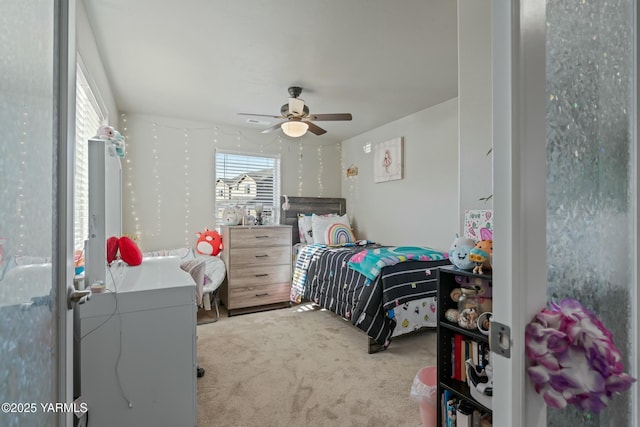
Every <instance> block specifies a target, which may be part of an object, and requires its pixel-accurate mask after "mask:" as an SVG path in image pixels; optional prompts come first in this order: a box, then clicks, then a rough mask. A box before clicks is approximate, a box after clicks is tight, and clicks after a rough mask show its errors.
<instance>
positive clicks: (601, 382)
mask: <svg viewBox="0 0 640 427" xmlns="http://www.w3.org/2000/svg"><path fill="white" fill-rule="evenodd" d="M525 344H526V354H527V357H528V358H529V360H530V361H531V364H532V366H531V367H529V368H528V374H529V378H530V379H531V381H533V383H534V385H535V389H536V392H538V393H540V394H542V397H543V398H544V401H545V402H546V403H547V405H549V406H551V407H553V408H565V407H566V406H567V404H571V405H575V406H577V407H578V408H580V409H581V410H590V411H591V412H594V413H598V412H600V411H601V410H602V409H604V408H605V407H606V406H607V404H608V403H609V401H610V400H611V397H612V396H613V395H614V394H616V393H621V392H624V391H627V390H628V389H629V387H631V384H632V383H633V382H635V379H634V378H632V377H631V376H629V375H627V374H625V373H624V372H623V369H624V366H623V364H622V354H621V353H620V350H618V349H617V348H616V346H615V345H614V343H613V335H612V334H611V331H609V330H608V329H607V328H606V327H605V326H604V325H603V324H602V322H601V321H600V319H598V318H597V317H596V316H595V314H593V313H592V312H591V311H589V310H587V309H586V308H585V307H583V306H582V304H580V303H579V302H578V301H576V300H574V299H565V300H564V301H562V302H561V303H560V304H556V303H551V307H550V308H543V309H542V310H541V311H540V312H539V313H538V314H537V315H536V317H535V319H534V320H533V321H532V322H531V323H529V324H528V325H527V327H526V329H525Z"/></svg>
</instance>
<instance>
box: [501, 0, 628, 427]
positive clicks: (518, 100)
mask: <svg viewBox="0 0 640 427" xmlns="http://www.w3.org/2000/svg"><path fill="white" fill-rule="evenodd" d="M634 17H635V22H634V26H635V28H634V33H635V49H634V50H635V52H636V58H635V64H634V70H633V73H634V79H633V81H634V82H636V87H635V91H634V94H633V95H634V100H633V105H634V107H635V110H636V115H635V116H632V117H630V120H631V129H632V132H631V135H632V154H631V158H632V165H631V170H632V179H633V180H634V182H636V189H635V194H634V196H633V197H632V198H633V200H632V203H633V207H634V209H635V214H636V217H635V221H634V226H633V230H632V234H633V235H634V236H635V246H634V252H635V254H634V257H633V259H635V264H634V265H633V266H632V268H633V272H634V274H633V281H634V284H635V286H634V287H633V288H632V289H631V294H630V296H631V298H632V301H634V302H635V306H636V307H640V292H638V278H639V277H640V274H639V273H640V270H639V265H638V262H637V260H638V254H640V242H639V241H640V239H638V199H639V195H638V187H640V186H639V185H638V171H637V168H638V166H637V165H638V164H639V160H640V159H639V153H638V149H637V146H638V143H637V123H638V99H640V92H638V90H639V85H638V84H637V78H638V71H637V70H638V58H640V50H639V49H640V42H639V35H638V28H637V26H638V22H639V11H638V7H637V1H634ZM545 32H546V6H545V0H517V1H511V0H492V48H493V59H492V61H493V135H494V150H493V156H494V172H493V183H494V194H495V197H494V205H493V207H494V228H495V230H494V236H495V239H494V246H493V251H494V258H493V259H494V261H493V283H494V286H495V287H496V289H495V290H494V295H493V298H494V320H495V321H497V322H500V323H503V324H506V325H508V326H510V328H511V357H510V358H508V359H507V358H504V357H502V356H498V355H495V354H494V355H493V360H492V361H493V367H494V372H495V376H494V402H500V403H501V404H500V407H499V408H498V407H495V408H494V413H493V422H494V424H493V425H495V426H497V427H507V426H526V427H544V426H546V425H547V414H546V412H547V411H546V406H545V404H544V401H543V399H542V398H541V397H540V396H539V395H538V394H537V393H536V392H535V391H534V389H533V386H532V385H531V382H530V381H529V380H528V378H527V376H526V367H527V362H526V357H525V346H524V328H525V326H526V325H527V323H528V322H529V321H530V320H531V319H532V318H533V317H534V315H535V314H536V312H537V311H538V310H539V309H540V308H542V307H544V306H546V304H547V295H546V293H547V286H546V283H547V280H546V277H547V271H546V172H545V171H546V107H545V103H546V100H545V96H546V95H545V94H546V91H545V89H546V72H545V63H546V48H545V38H546V36H545ZM632 316H633V318H632V328H633V330H632V332H631V336H632V337H635V338H634V339H635V342H634V343H633V344H632V350H631V351H632V357H631V358H630V366H629V367H628V372H630V373H631V375H632V376H634V377H636V378H638V365H640V355H639V342H640V327H639V326H638V325H639V319H638V310H637V309H636V310H635V312H633V315H632ZM629 392H630V393H631V394H632V396H631V402H637V401H638V398H639V396H638V383H637V382H636V383H635V384H634V385H633V386H632V389H631V390H630V391H629ZM638 411H639V410H638V407H637V405H632V414H631V416H632V418H631V422H632V425H638V422H639V414H638Z"/></svg>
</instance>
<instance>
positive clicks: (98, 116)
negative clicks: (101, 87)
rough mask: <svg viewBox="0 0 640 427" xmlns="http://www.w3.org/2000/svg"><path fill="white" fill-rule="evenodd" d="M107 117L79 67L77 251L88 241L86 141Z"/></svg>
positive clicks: (77, 93) (77, 97)
mask: <svg viewBox="0 0 640 427" xmlns="http://www.w3.org/2000/svg"><path fill="white" fill-rule="evenodd" d="M105 119H106V114H104V113H102V109H101V108H100V107H99V103H98V98H97V97H96V96H95V94H94V91H93V90H92V89H91V87H90V85H89V83H88V81H87V77H86V76H85V73H84V72H83V70H82V67H81V66H80V64H78V66H77V78H76V148H75V164H74V171H75V174H74V218H73V222H74V230H73V242H74V247H75V249H76V250H82V249H83V248H84V241H85V240H86V239H88V238H89V142H88V140H89V139H90V138H92V137H94V136H95V135H96V133H97V130H98V128H99V127H100V125H101V124H102V123H103V122H104V121H105Z"/></svg>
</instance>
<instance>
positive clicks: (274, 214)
mask: <svg viewBox="0 0 640 427" xmlns="http://www.w3.org/2000/svg"><path fill="white" fill-rule="evenodd" d="M219 155H231V156H241V157H255V158H258V159H261V160H265V159H271V160H272V161H273V184H272V186H271V198H270V200H271V201H270V202H267V201H266V200H265V199H264V196H260V195H259V194H258V184H257V183H255V184H256V185H255V193H256V195H255V196H254V197H253V198H252V199H251V200H244V201H243V200H240V199H239V198H238V197H233V194H234V190H233V187H240V184H241V183H242V186H243V187H242V190H240V188H237V189H236V190H237V191H238V193H237V194H239V193H240V191H241V192H242V193H243V194H246V191H245V188H246V187H245V186H250V187H254V183H250V182H244V181H245V179H247V177H248V178H251V175H250V174H251V172H252V170H251V169H250V168H247V169H245V170H239V171H238V172H237V173H236V174H235V175H234V177H237V178H238V181H237V182H236V183H235V185H229V186H228V191H227V190H226V189H225V190H220V189H218V187H217V184H218V182H220V181H221V182H224V178H223V177H222V176H218V156H219ZM251 179H252V178H251ZM213 181H214V198H213V201H214V212H215V223H216V226H220V225H223V223H222V211H223V210H224V208H226V207H228V206H241V207H242V208H243V209H244V212H245V214H246V215H252V216H255V209H254V206H255V203H256V201H258V202H262V203H263V206H264V208H263V209H264V210H263V216H265V214H266V215H267V216H269V215H270V216H271V223H272V224H274V225H275V224H278V223H279V221H280V208H279V203H280V194H281V182H282V156H281V155H280V154H269V153H255V152H243V151H234V150H227V149H224V148H216V149H215V150H214V158H213ZM251 190H253V188H251ZM220 191H224V196H225V200H229V201H228V202H223V201H222V200H221V199H219V198H218V194H219V192H220ZM250 194H251V192H250ZM258 197H261V198H260V199H259V200H257V198H258Z"/></svg>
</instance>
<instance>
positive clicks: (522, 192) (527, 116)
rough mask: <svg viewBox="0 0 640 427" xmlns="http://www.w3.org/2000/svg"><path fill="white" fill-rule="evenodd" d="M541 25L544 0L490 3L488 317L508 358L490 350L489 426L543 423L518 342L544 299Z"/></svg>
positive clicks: (543, 408)
mask: <svg viewBox="0 0 640 427" xmlns="http://www.w3.org/2000/svg"><path fill="white" fill-rule="evenodd" d="M545 30H546V29H545V0H519V1H511V0H494V1H493V2H492V48H493V136H494V150H493V156H494V162H493V185H494V193H495V196H494V202H493V208H494V245H493V253H494V255H493V283H494V286H495V287H496V289H495V290H494V293H493V298H494V305H493V306H494V311H493V313H494V317H493V320H494V321H497V322H500V323H503V324H505V325H509V326H510V328H511V357H510V358H505V357H503V356H499V355H497V354H495V353H492V364H493V367H494V373H495V376H494V388H493V390H494V399H493V400H494V402H501V404H500V407H499V408H498V407H496V408H494V414H493V425H494V426H497V427H508V426H527V427H532V426H535V427H543V426H546V425H547V411H546V406H545V405H544V401H543V400H542V398H541V397H540V396H539V395H537V394H536V393H535V391H534V390H533V388H532V386H531V384H530V383H529V381H528V380H527V378H526V359H525V346H524V329H525V326H526V324H527V323H528V322H529V321H530V320H531V319H532V318H533V316H534V315H535V312H536V311H537V310H538V309H539V308H540V307H543V306H545V305H546V301H547V296H546V277H547V269H546V264H547V260H546V172H545V171H546V117H545V115H546V110H545V85H546V81H545V56H546V53H545Z"/></svg>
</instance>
